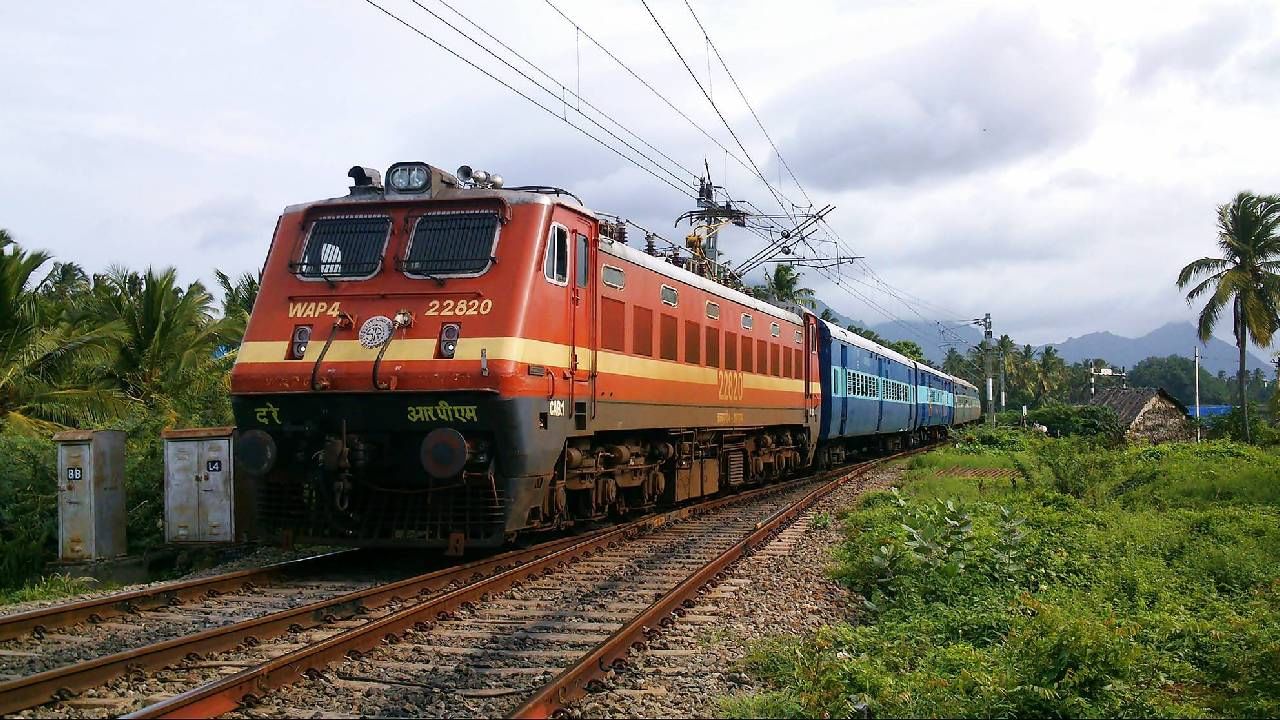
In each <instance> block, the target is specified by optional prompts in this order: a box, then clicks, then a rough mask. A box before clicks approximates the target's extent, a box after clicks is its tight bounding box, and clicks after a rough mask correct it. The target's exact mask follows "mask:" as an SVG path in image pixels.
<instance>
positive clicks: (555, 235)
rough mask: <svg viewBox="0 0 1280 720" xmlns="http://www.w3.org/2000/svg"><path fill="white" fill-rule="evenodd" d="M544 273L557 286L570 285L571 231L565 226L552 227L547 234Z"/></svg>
mask: <svg viewBox="0 0 1280 720" xmlns="http://www.w3.org/2000/svg"><path fill="white" fill-rule="evenodd" d="M542 273H543V275H545V276H546V278H547V279H548V280H550V281H551V282H553V283H555V284H556V285H568V284H569V231H568V230H566V229H565V228H564V226H563V225H552V226H551V232H550V233H548V234H547V257H546V261H545V262H544V263H543V266H542Z"/></svg>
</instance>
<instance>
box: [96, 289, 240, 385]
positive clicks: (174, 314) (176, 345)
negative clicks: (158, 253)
mask: <svg viewBox="0 0 1280 720" xmlns="http://www.w3.org/2000/svg"><path fill="white" fill-rule="evenodd" d="M96 280H97V283H96V284H95V287H94V295H95V300H96V302H95V304H96V308H95V309H94V311H95V312H96V313H98V316H99V317H102V318H106V319H108V320H110V321H115V322H118V323H120V325H121V326H122V328H123V338H122V340H121V343H120V349H119V353H118V356H117V362H116V364H115V366H114V367H113V368H112V374H113V376H114V379H115V380H116V382H117V383H119V385H120V387H121V388H122V389H124V390H125V391H126V392H127V393H129V395H131V396H132V397H135V398H144V397H147V396H150V395H153V394H156V393H161V394H163V393H164V392H165V391H166V390H171V389H174V388H175V387H176V386H177V385H178V384H179V383H182V382H184V380H185V378H187V377H188V376H189V373H190V372H192V371H194V370H195V369H196V368H197V367H199V366H200V365H201V364H202V363H204V362H207V361H209V360H211V359H212V358H213V354H214V350H215V349H216V348H218V347H219V346H221V345H223V344H226V343H228V342H230V341H232V340H233V338H231V337H229V336H228V335H229V333H228V332H227V330H226V327H225V326H224V325H223V324H222V323H220V322H217V321H215V319H214V317H213V297H212V296H211V295H210V294H209V292H208V291H207V290H205V288H204V286H203V285H201V284H200V283H198V282H194V283H191V284H190V285H188V286H187V287H186V288H185V289H183V288H182V287H180V286H179V285H178V276H177V271H176V270H174V269H173V268H165V269H164V270H161V271H160V272H158V273H157V272H156V271H154V270H152V269H150V268H148V269H147V271H146V273H145V274H142V275H139V274H138V273H133V272H128V271H125V270H123V269H121V268H111V269H110V270H109V271H108V272H107V273H106V274H105V275H101V276H98V277H97V278H96Z"/></svg>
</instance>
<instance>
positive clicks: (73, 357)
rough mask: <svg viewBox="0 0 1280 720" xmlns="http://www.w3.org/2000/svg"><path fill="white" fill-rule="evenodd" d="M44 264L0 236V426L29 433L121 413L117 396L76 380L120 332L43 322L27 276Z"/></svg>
mask: <svg viewBox="0 0 1280 720" xmlns="http://www.w3.org/2000/svg"><path fill="white" fill-rule="evenodd" d="M48 260H49V255H48V254H46V253H43V252H26V251H24V250H23V249H22V248H20V247H18V246H17V244H16V243H14V242H13V240H12V238H11V237H10V236H9V233H7V232H5V231H4V230H0V425H3V426H4V427H6V428H9V429H12V430H15V431H18V432H23V433H28V434H36V433H47V432H49V431H51V430H56V429H58V428H60V427H63V426H65V425H67V424H71V423H73V422H76V421H79V420H100V419H105V418H108V417H111V416H114V415H116V414H118V413H119V412H121V411H122V410H123V408H124V398H122V397H121V396H120V395H119V394H118V393H116V392H114V391H113V390H110V389H107V388H102V387H96V386H94V385H93V384H92V383H88V382H83V381H82V379H81V378H80V377H77V374H76V370H77V369H78V368H82V367H84V366H85V365H89V364H97V363H103V362H106V361H107V360H108V359H109V357H110V354H111V349H112V347H113V345H114V342H115V340H116V339H117V337H118V334H119V330H120V327H119V326H118V325H113V324H111V323H106V324H102V323H99V324H98V325H96V326H95V327H93V328H91V329H88V330H81V329H79V328H77V327H76V326H73V325H70V324H68V323H58V324H56V325H51V324H50V323H48V322H45V321H44V319H43V318H42V317H41V315H42V313H41V310H40V304H39V302H38V297H37V294H36V292H35V291H34V290H33V289H32V288H31V277H32V275H33V274H34V273H35V272H36V270H38V269H39V268H40V267H41V266H42V265H44V264H45V263H46V262H48Z"/></svg>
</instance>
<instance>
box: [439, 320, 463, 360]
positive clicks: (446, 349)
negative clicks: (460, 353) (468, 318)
mask: <svg viewBox="0 0 1280 720" xmlns="http://www.w3.org/2000/svg"><path fill="white" fill-rule="evenodd" d="M461 336H462V326H461V325H458V324H457V323H445V324H444V325H443V326H442V327H441V328H440V356H441V357H444V358H452V357H453V354H454V353H455V352H456V351H457V350H458V338H459V337H461Z"/></svg>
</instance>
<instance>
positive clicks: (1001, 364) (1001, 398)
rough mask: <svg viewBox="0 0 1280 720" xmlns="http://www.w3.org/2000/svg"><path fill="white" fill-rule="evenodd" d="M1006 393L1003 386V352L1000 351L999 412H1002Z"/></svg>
mask: <svg viewBox="0 0 1280 720" xmlns="http://www.w3.org/2000/svg"><path fill="white" fill-rule="evenodd" d="M1006 397H1007V395H1006V393H1005V386H1004V353H1003V352H1001V353H1000V412H1004V404H1005V399H1006Z"/></svg>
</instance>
